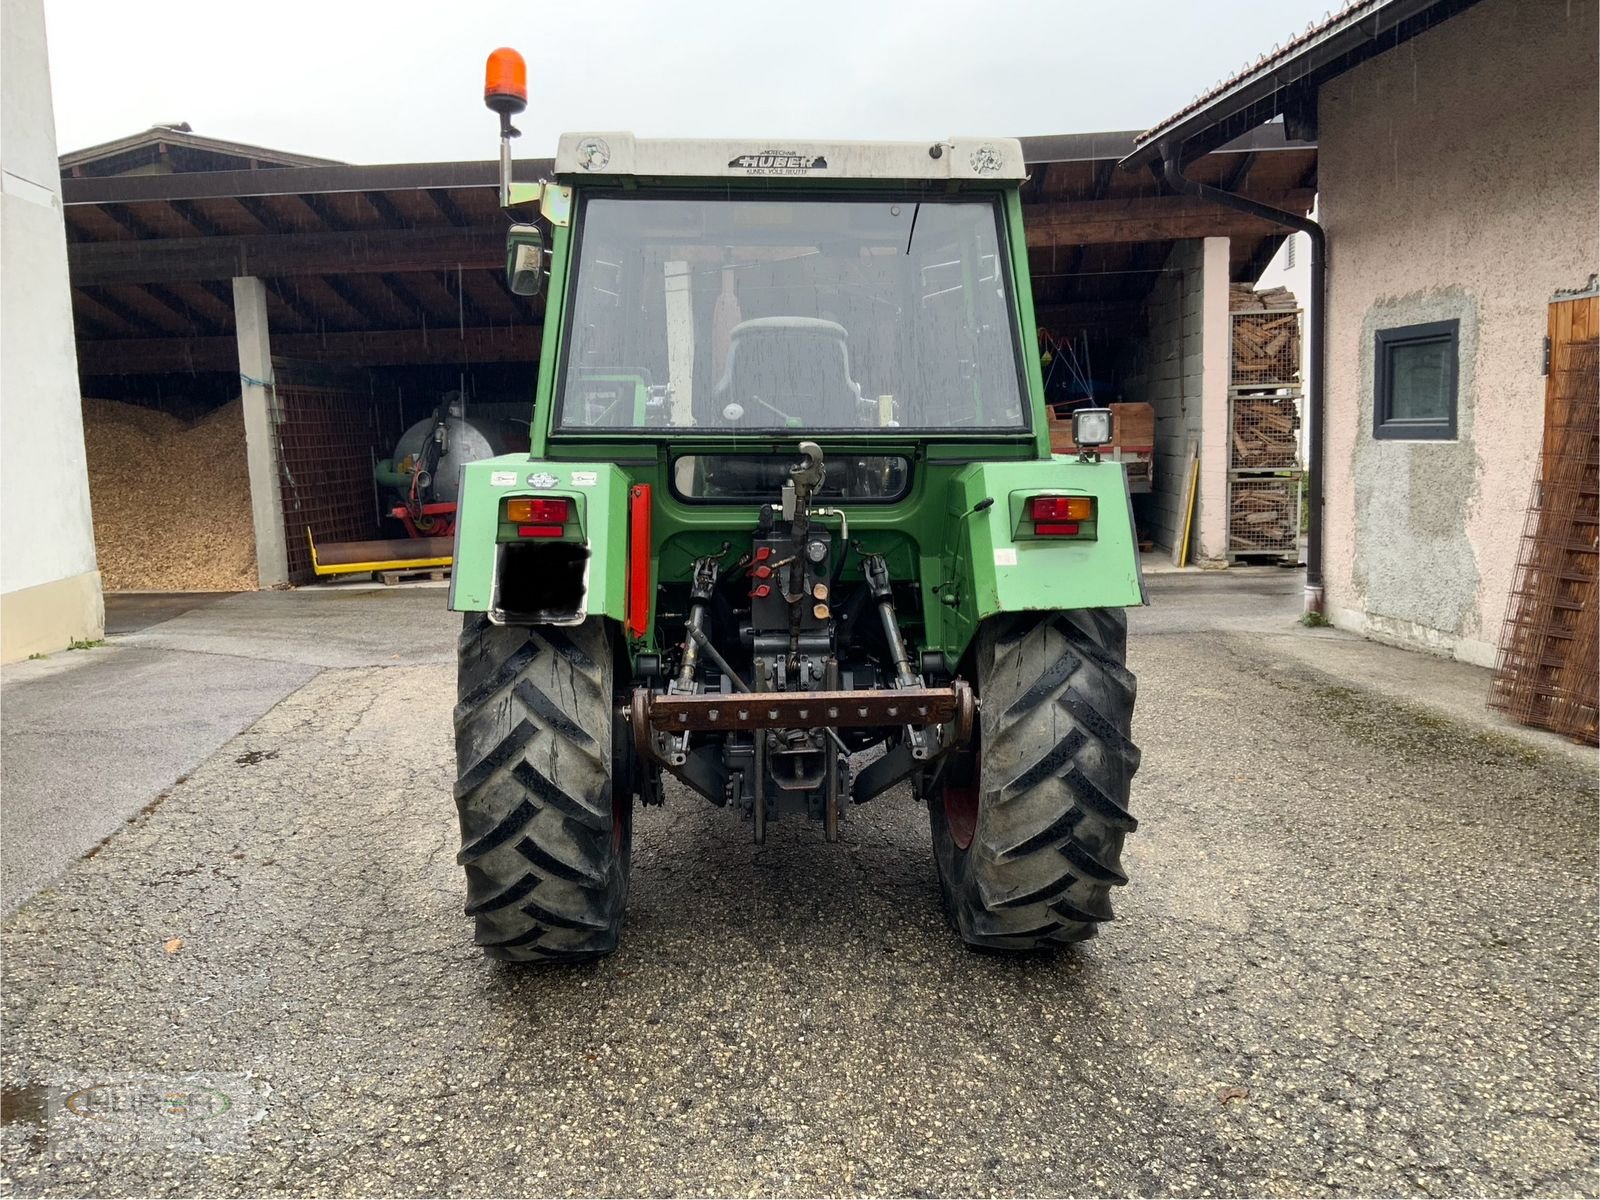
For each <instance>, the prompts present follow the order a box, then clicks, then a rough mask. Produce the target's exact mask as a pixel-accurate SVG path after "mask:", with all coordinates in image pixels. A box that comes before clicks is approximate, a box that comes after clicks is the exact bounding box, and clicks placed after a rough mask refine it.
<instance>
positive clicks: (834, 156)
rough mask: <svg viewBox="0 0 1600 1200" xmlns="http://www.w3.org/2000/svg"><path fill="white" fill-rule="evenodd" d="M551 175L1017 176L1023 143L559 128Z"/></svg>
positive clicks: (983, 179)
mask: <svg viewBox="0 0 1600 1200" xmlns="http://www.w3.org/2000/svg"><path fill="white" fill-rule="evenodd" d="M555 168H556V176H557V177H558V178H560V179H564V180H568V181H571V180H581V179H584V178H588V177H591V176H615V175H628V176H634V177H645V178H663V177H672V176H681V177H684V178H693V179H711V178H787V179H794V180H802V179H883V180H907V181H913V182H920V181H956V182H973V183H1018V182H1020V181H1021V180H1023V179H1025V178H1026V177H1027V168H1026V167H1025V166H1024V165H1023V161H1022V143H1021V142H1019V141H1018V140H1017V139H1016V138H1008V137H960V138H950V139H947V140H944V141H937V142H844V141H840V142H802V141H794V140H792V139H787V138H777V139H772V140H768V141H755V140H752V139H741V140H727V141H722V140H705V141H700V140H685V139H675V138H674V139H639V138H635V137H634V136H633V134H631V133H565V134H562V135H561V142H560V145H559V147H558V148H557V150H556V162H555Z"/></svg>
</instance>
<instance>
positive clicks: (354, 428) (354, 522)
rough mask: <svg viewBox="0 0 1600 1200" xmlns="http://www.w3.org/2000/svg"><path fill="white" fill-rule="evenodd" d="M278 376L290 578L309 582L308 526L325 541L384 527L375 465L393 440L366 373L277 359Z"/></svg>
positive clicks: (363, 535)
mask: <svg viewBox="0 0 1600 1200" xmlns="http://www.w3.org/2000/svg"><path fill="white" fill-rule="evenodd" d="M273 381H274V391H273V399H274V402H275V403H274V413H275V417H276V420H275V422H274V428H275V432H276V434H277V442H278V471H279V478H280V485H281V488H282V496H283V524H284V536H285V539H286V541H287V544H288V557H289V579H290V581H291V582H293V583H306V582H309V581H311V580H312V579H314V578H315V573H314V572H313V571H312V569H311V551H310V547H309V545H308V544H307V540H306V531H307V530H308V529H309V530H310V532H311V535H312V536H313V537H315V538H316V540H317V544H318V545H321V544H322V543H324V542H339V541H361V540H363V539H366V538H372V537H376V536H377V535H378V532H379V509H378V500H379V497H378V492H377V484H376V482H375V481H374V478H373V473H372V467H373V463H374V462H375V461H376V460H377V459H378V458H380V457H382V456H383V455H385V454H386V453H388V451H387V449H386V448H385V447H386V446H387V442H386V441H385V439H384V436H383V431H382V430H381V429H380V427H379V418H378V413H377V405H376V404H375V403H374V397H373V392H372V387H371V384H370V382H369V381H368V379H367V377H366V376H365V375H364V374H361V373H359V372H335V371H330V370H328V369H327V368H323V367H317V366H310V365H307V364H302V363H293V362H286V361H283V360H274V362H273Z"/></svg>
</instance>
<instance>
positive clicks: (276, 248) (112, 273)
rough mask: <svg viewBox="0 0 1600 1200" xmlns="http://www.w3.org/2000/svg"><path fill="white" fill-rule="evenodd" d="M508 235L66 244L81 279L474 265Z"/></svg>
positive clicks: (489, 261)
mask: <svg viewBox="0 0 1600 1200" xmlns="http://www.w3.org/2000/svg"><path fill="white" fill-rule="evenodd" d="M247 198H248V197H241V200H242V199H247ZM505 236H506V235H505V230H504V228H503V227H501V226H498V225H488V226H481V225H480V226H471V227H467V228H461V229H373V230H366V231H360V230H349V231H345V232H336V233H298V234H287V233H281V234H246V235H243V236H239V237H206V238H156V239H151V240H145V241H137V242H85V243H81V244H76V245H71V246H68V247H67V261H68V264H69V266H70V268H71V273H72V281H73V283H74V284H77V285H79V286H97V285H103V284H113V283H151V282H155V283H170V282H173V281H178V280H191V279H192V280H201V279H233V278H236V277H238V276H241V275H262V276H271V277H274V278H282V277H285V276H292V275H328V274H332V273H335V272H337V273H338V274H343V275H361V274H366V275H382V274H387V273H390V272H406V271H435V270H449V269H454V268H455V267H458V266H459V267H462V268H465V269H468V270H471V269H473V268H482V269H488V268H491V267H494V268H499V267H502V266H503V265H504V263H505V254H506V243H505Z"/></svg>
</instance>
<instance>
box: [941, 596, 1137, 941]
mask: <svg viewBox="0 0 1600 1200" xmlns="http://www.w3.org/2000/svg"><path fill="white" fill-rule="evenodd" d="M1127 629H1128V626H1127V616H1126V614H1125V613H1124V612H1123V611H1122V610H1121V609H1077V610H1073V611H1069V612H1050V613H1018V614H1014V615H1007V616H1001V617H996V618H993V619H991V620H989V621H988V622H986V623H985V624H984V625H983V626H982V627H981V628H980V629H979V631H978V637H977V642H976V646H975V659H976V661H975V663H974V673H975V675H976V677H977V680H976V686H977V690H978V695H979V697H980V701H981V705H982V709H981V715H980V718H979V727H978V731H977V734H978V736H977V738H976V740H975V742H974V743H973V745H971V746H970V747H969V748H968V749H967V750H966V751H964V752H963V753H962V754H961V755H960V757H959V758H957V759H956V760H955V761H954V762H952V763H951V764H950V766H949V767H948V768H947V769H946V771H945V777H944V780H943V781H942V783H941V784H940V785H939V786H938V787H937V788H936V789H935V791H934V792H933V794H931V795H930V797H929V815H930V817H931V820H932V825H933V848H934V857H935V859H936V861H937V864H938V870H939V883H940V888H941V890H942V891H943V893H944V903H945V911H946V913H947V915H948V916H949V917H950V920H951V923H952V924H953V925H955V927H956V929H957V930H958V931H959V932H960V934H961V937H962V939H963V940H965V941H966V942H967V943H968V944H969V945H971V946H975V947H983V948H988V949H994V950H1035V949H1039V948H1042V947H1047V946H1052V945H1056V944H1058V943H1063V942H1078V941H1083V940H1084V939H1085V938H1090V937H1093V936H1094V934H1095V932H1096V930H1097V928H1098V927H1099V925H1100V923H1101V922H1103V921H1109V920H1110V919H1111V898H1110V891H1111V889H1112V888H1113V887H1117V886H1119V885H1121V884H1124V883H1126V882H1127V881H1128V880H1127V876H1126V875H1124V874H1123V872H1122V862H1121V858H1122V842H1123V838H1124V837H1125V836H1126V835H1127V834H1129V833H1131V832H1132V831H1133V830H1134V829H1135V828H1137V827H1138V822H1137V821H1135V820H1134V818H1133V816H1132V815H1131V814H1130V813H1129V811H1128V792H1129V784H1130V783H1131V781H1132V779H1133V773H1134V772H1135V771H1136V770H1137V769H1138V767H1139V750H1138V748H1137V747H1136V746H1134V744H1133V742H1132V741H1131V740H1130V739H1129V732H1130V728H1131V724H1132V720H1133V700H1134V690H1135V688H1134V677H1133V675H1132V674H1131V673H1130V672H1129V671H1128V669H1127V668H1126V667H1125V666H1124V665H1123V664H1124V661H1125V657H1126V649H1127Z"/></svg>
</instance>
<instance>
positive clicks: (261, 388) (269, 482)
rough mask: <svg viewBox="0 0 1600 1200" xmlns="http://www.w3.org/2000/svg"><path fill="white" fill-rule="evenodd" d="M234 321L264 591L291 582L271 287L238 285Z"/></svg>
mask: <svg viewBox="0 0 1600 1200" xmlns="http://www.w3.org/2000/svg"><path fill="white" fill-rule="evenodd" d="M233 323H234V330H235V332H236V334H237V336H238V339H239V384H240V387H241V389H242V394H243V396H244V444H245V458H246V461H247V462H248V464H249V470H250V515H251V517H252V518H253V519H254V523H255V530H256V576H257V578H258V580H259V582H260V585H261V586H262V587H264V588H269V587H273V586H275V585H277V584H280V583H288V582H289V552H288V547H287V545H286V543H285V542H284V531H283V491H282V489H281V487H280V486H279V482H278V479H279V476H278V442H277V438H276V437H275V436H274V433H273V430H274V426H275V423H276V422H275V413H276V410H277V399H276V397H274V395H273V392H272V340H271V336H270V332H269V330H268V328H267V289H266V286H265V285H264V284H263V283H262V282H261V280H259V279H256V278H253V277H251V276H244V277H242V278H239V279H235V280H234V281H233Z"/></svg>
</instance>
